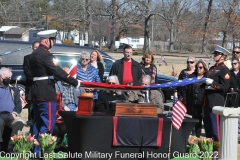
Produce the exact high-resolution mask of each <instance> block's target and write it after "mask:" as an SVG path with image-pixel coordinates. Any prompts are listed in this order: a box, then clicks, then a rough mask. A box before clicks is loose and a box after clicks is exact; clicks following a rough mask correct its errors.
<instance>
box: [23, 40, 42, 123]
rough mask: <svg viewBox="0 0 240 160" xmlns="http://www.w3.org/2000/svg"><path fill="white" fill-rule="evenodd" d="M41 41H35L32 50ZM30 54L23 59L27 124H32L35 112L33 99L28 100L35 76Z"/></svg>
mask: <svg viewBox="0 0 240 160" xmlns="http://www.w3.org/2000/svg"><path fill="white" fill-rule="evenodd" d="M39 44H40V42H39V41H34V42H33V44H32V50H33V51H34V50H36V49H37V48H38V47H39ZM29 61H30V54H28V55H26V56H24V60H23V71H24V74H25V76H26V84H25V96H26V97H25V99H26V101H27V103H28V104H27V106H26V107H27V108H28V121H27V124H28V125H29V126H32V120H33V112H32V107H31V101H30V100H28V93H29V88H30V86H31V85H32V82H33V77H32V73H31V70H30V62H29Z"/></svg>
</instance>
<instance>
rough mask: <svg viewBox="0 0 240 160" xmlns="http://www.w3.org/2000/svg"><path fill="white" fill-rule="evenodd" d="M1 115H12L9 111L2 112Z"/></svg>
mask: <svg viewBox="0 0 240 160" xmlns="http://www.w3.org/2000/svg"><path fill="white" fill-rule="evenodd" d="M0 113H1V114H10V112H8V111H2V112H0Z"/></svg>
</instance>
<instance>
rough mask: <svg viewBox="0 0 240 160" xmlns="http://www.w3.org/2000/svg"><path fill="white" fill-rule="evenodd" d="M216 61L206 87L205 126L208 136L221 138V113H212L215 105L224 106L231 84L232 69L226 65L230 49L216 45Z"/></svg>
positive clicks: (216, 138)
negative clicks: (225, 61)
mask: <svg viewBox="0 0 240 160" xmlns="http://www.w3.org/2000/svg"><path fill="white" fill-rule="evenodd" d="M213 54H214V61H215V62H216V64H215V65H214V66H212V67H211V68H210V69H209V72H208V74H207V80H206V84H207V85H206V88H205V96H206V99H205V100H206V101H205V107H204V128H205V132H206V137H208V138H213V140H214V141H219V140H220V129H219V127H220V124H219V115H216V114H214V113H212V108H213V107H214V106H224V100H225V95H226V93H227V91H228V89H229V86H230V71H229V69H228V68H227V67H226V66H225V65H224V60H225V59H226V58H227V55H228V54H229V52H228V50H226V49H225V48H223V47H221V46H218V45H216V46H215V50H214V52H213Z"/></svg>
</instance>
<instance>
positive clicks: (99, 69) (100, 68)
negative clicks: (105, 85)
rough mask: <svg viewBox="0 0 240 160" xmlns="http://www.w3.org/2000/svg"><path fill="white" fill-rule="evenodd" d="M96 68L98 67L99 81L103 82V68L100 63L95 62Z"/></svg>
mask: <svg viewBox="0 0 240 160" xmlns="http://www.w3.org/2000/svg"><path fill="white" fill-rule="evenodd" d="M97 67H98V75H99V77H100V79H101V81H102V82H103V74H104V67H103V64H102V62H97Z"/></svg>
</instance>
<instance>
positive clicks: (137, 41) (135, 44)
mask: <svg viewBox="0 0 240 160" xmlns="http://www.w3.org/2000/svg"><path fill="white" fill-rule="evenodd" d="M121 43H125V44H129V45H131V46H132V48H143V45H144V37H125V38H121V39H120V44H121Z"/></svg>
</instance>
